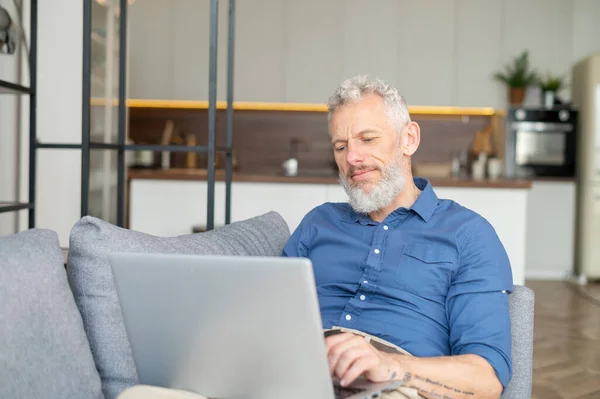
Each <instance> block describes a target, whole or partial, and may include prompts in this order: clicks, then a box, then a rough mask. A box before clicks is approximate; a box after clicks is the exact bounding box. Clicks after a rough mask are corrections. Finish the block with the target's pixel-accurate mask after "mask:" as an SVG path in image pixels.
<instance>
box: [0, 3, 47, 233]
mask: <svg viewBox="0 0 600 399" xmlns="http://www.w3.org/2000/svg"><path fill="white" fill-rule="evenodd" d="M30 7H31V12H30V35H29V37H30V39H29V40H30V45H29V47H30V49H29V55H28V56H29V87H26V86H22V85H20V84H18V83H13V82H7V81H5V80H0V95H27V96H29V157H30V158H29V201H28V202H27V203H22V202H18V201H9V202H7V201H3V199H2V198H0V213H6V212H17V211H22V210H25V209H28V210H29V214H28V216H29V228H32V227H35V137H36V136H37V133H36V123H35V122H36V103H37V97H36V88H37V10H38V8H37V0H31V1H30Z"/></svg>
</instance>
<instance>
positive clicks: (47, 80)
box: [0, 0, 83, 247]
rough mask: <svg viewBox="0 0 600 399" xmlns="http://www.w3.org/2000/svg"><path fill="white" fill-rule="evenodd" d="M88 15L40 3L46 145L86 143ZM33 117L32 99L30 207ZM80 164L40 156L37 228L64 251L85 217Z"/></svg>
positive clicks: (24, 191)
mask: <svg viewBox="0 0 600 399" xmlns="http://www.w3.org/2000/svg"><path fill="white" fill-rule="evenodd" d="M1 1H4V2H6V1H7V0H1ZM25 3H26V6H25V14H24V18H25V22H24V25H25V31H26V32H27V34H28V32H29V28H30V26H29V7H28V5H29V2H28V1H25ZM82 14H83V5H82V3H81V2H79V3H77V2H72V1H70V0H55V1H52V2H47V1H39V2H38V57H37V66H38V76H37V82H38V90H37V96H38V101H37V134H38V139H39V141H40V142H53V143H56V142H62V143H79V142H81V94H82V93H81V80H82V53H81V48H82V29H83V24H82ZM59 44H60V45H59ZM0 58H1V57H0ZM22 73H23V76H24V77H25V78H26V77H27V74H28V73H29V66H28V65H27V64H24V65H23V67H22ZM23 84H26V85H28V84H29V82H28V80H24V82H23ZM0 98H1V97H0ZM1 108H3V107H1ZM2 112H4V111H2ZM3 115H4V114H3ZM28 115H29V106H28V97H27V98H24V99H23V109H22V112H21V115H20V117H21V138H20V140H21V157H20V160H19V161H20V169H21V176H20V177H21V182H20V183H21V184H20V192H19V196H20V198H21V200H22V201H24V202H26V201H27V200H28V195H29V193H28V191H29V190H28V181H29V180H28V178H29V168H28V166H29V124H28ZM16 118H17V116H16V115H12V114H11V116H10V121H16ZM2 123H3V126H4V125H5V124H7V123H12V122H9V120H4V118H2ZM2 133H4V131H2ZM0 140H3V141H2V142H0V144H1V145H0V148H4V143H5V141H4V140H6V136H5V135H4V134H0ZM80 159H81V158H80V155H79V152H78V151H76V150H69V151H66V150H39V151H38V159H37V169H36V170H37V186H36V188H37V201H36V202H37V207H36V209H37V215H36V227H39V228H49V229H52V230H54V231H56V232H57V233H58V235H59V240H60V244H61V245H62V246H64V247H67V246H68V237H69V232H70V229H71V228H72V226H73V224H74V223H75V222H76V221H77V219H78V217H79V210H80V201H79V196H80V189H79V187H80V169H81V161H80ZM0 162H3V164H2V165H3V166H4V162H5V161H4V157H3V156H2V157H0ZM16 169H17V168H16V167H14V166H13V167H12V169H11V170H10V172H8V174H9V175H10V176H12V177H13V178H14V176H15V174H16ZM0 175H3V173H0ZM10 227H11V226H9V225H8V224H7V223H6V221H5V220H3V219H0V228H1V229H2V231H5V230H6V229H8V228H10ZM27 227H28V219H27V212H26V211H22V212H20V215H19V226H18V228H17V231H18V230H25V229H27ZM10 232H13V231H10Z"/></svg>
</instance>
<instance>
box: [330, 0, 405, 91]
mask: <svg viewBox="0 0 600 399" xmlns="http://www.w3.org/2000/svg"><path fill="white" fill-rule="evenodd" d="M340 12H341V13H342V14H343V22H342V24H343V26H342V29H343V65H342V75H343V78H344V79H346V78H349V77H351V76H355V75H359V74H369V75H373V76H379V77H380V78H381V79H384V80H386V81H387V82H388V83H390V84H392V85H394V86H395V85H396V84H397V83H398V79H399V76H398V64H399V63H400V62H404V59H403V57H402V56H398V51H397V49H398V38H399V37H400V35H401V34H402V24H401V23H398V19H397V18H398V2H397V1H395V0H378V1H364V0H350V1H345V2H344V7H343V8H342V9H341V10H340ZM365 21H370V22H371V23H373V24H376V28H373V29H363V28H362V27H363V26H365ZM373 27H374V26H373Z"/></svg>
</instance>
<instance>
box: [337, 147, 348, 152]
mask: <svg viewBox="0 0 600 399" xmlns="http://www.w3.org/2000/svg"><path fill="white" fill-rule="evenodd" d="M345 148H346V147H345V146H339V147H335V150H336V151H338V152H339V151H344V149H345Z"/></svg>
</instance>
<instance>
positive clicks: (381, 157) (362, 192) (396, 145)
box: [330, 94, 404, 213]
mask: <svg viewBox="0 0 600 399" xmlns="http://www.w3.org/2000/svg"><path fill="white" fill-rule="evenodd" d="M330 130H331V141H332V145H333V152H334V155H335V161H336V163H337V166H338V168H339V171H340V179H341V182H342V185H343V186H344V188H345V189H346V191H347V193H348V194H349V196H350V202H351V203H352V205H353V207H354V208H355V209H356V210H357V211H362V212H365V213H368V212H373V211H376V210H378V209H381V208H382V207H384V206H387V205H388V204H389V203H391V202H392V201H393V200H394V198H395V197H396V196H397V195H398V194H399V193H400V192H401V191H402V189H403V187H404V174H403V167H402V155H403V149H402V147H401V143H402V140H401V137H402V136H401V134H403V133H404V131H403V132H402V133H399V132H397V131H396V130H395V129H394V126H393V125H392V122H391V121H390V119H389V117H388V114H387V113H386V108H385V104H384V102H383V99H382V98H381V97H379V96H377V95H375V94H369V95H365V96H364V97H362V98H361V99H360V100H359V101H356V102H354V103H350V104H346V105H344V106H343V107H340V108H339V109H338V110H336V111H335V112H334V114H333V115H332V117H331V121H330Z"/></svg>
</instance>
